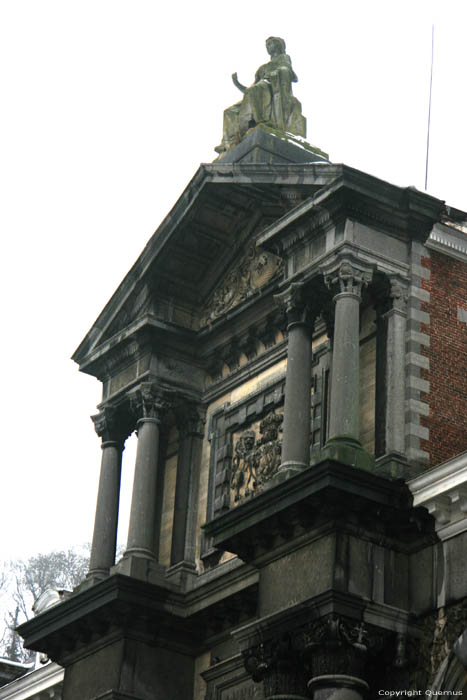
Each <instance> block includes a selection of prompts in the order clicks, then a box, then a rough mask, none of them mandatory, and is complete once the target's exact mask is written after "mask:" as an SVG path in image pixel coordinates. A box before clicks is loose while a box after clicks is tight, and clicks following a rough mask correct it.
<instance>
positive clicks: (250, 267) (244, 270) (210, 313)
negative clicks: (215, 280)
mask: <svg viewBox="0 0 467 700" xmlns="http://www.w3.org/2000/svg"><path fill="white" fill-rule="evenodd" d="M283 266H284V265H283V260H282V259H281V258H279V257H277V255H274V254H273V253H266V252H263V251H259V250H258V249H257V248H256V245H255V243H254V242H253V243H251V244H250V245H249V246H248V248H247V250H246V252H245V253H244V255H243V257H242V258H241V259H240V261H239V262H238V263H237V265H235V266H234V267H233V268H232V269H231V270H230V271H229V272H228V273H227V275H226V276H225V278H224V281H223V282H222V284H221V286H220V287H218V288H217V289H216V290H215V292H214V294H213V295H212V296H211V298H210V299H209V301H208V303H207V304H206V306H205V308H204V309H203V311H202V313H201V319H200V326H201V327H203V326H206V325H207V324H208V323H210V322H211V321H214V320H215V319H216V318H218V317H219V316H221V315H222V314H224V313H226V312H227V311H229V310H230V309H233V308H234V307H235V306H237V305H238V304H240V303H241V302H242V301H244V300H245V299H248V297H250V296H251V295H252V294H253V293H254V291H255V290H256V289H260V288H261V287H264V285H265V284H267V283H268V282H269V281H270V280H271V279H273V277H277V276H278V275H280V274H281V273H282V271H283Z"/></svg>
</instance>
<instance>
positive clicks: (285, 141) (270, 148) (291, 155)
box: [216, 125, 329, 164]
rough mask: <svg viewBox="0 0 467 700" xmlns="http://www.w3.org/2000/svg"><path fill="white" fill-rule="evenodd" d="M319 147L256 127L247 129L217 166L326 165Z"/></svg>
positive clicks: (268, 129) (326, 156)
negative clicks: (228, 164) (265, 164)
mask: <svg viewBox="0 0 467 700" xmlns="http://www.w3.org/2000/svg"><path fill="white" fill-rule="evenodd" d="M328 159H329V156H328V154H327V153H324V152H323V151H321V150H320V149H319V148H315V147H314V146H310V145H309V144H307V143H306V142H305V141H301V140H300V139H299V138H298V137H297V138H295V137H294V136H293V135H291V134H287V135H286V134H285V133H284V134H281V133H280V132H278V131H276V130H275V129H273V128H271V127H267V126H265V125H259V126H256V127H254V128H253V129H250V131H249V132H248V133H247V135H246V136H245V138H244V139H243V140H242V141H240V143H238V144H237V145H236V146H232V148H230V149H229V150H228V151H225V153H223V154H222V155H221V156H219V158H217V160H216V162H217V163H238V162H240V161H241V162H242V163H268V164H270V163H314V162H322V163H327V162H329V160H328Z"/></svg>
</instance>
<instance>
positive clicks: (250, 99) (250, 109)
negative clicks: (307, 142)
mask: <svg viewBox="0 0 467 700" xmlns="http://www.w3.org/2000/svg"><path fill="white" fill-rule="evenodd" d="M266 49H267V52H268V54H269V55H270V57H271V60H270V61H269V62H268V63H265V64H264V65H263V66H260V67H259V68H258V70H257V71H256V75H255V82H254V83H253V85H251V86H250V87H248V88H247V87H245V86H244V85H242V84H241V83H239V81H238V78H237V74H236V73H234V74H233V75H232V80H233V82H234V84H235V86H236V87H238V89H239V90H240V91H241V92H242V93H243V99H242V101H241V102H237V103H236V104H234V105H232V107H228V108H227V109H226V110H225V111H224V128H223V138H222V143H221V145H220V146H217V148H216V149H215V150H216V151H217V153H224V152H225V151H227V150H228V149H229V148H231V147H232V146H235V145H236V144H237V143H239V141H241V140H242V138H243V137H244V136H245V134H246V132H247V131H248V129H251V128H253V127H255V126H257V125H258V124H264V125H266V126H270V127H272V128H274V129H277V130H278V131H282V132H284V133H285V132H289V133H292V134H295V135H297V136H303V137H305V136H306V119H305V117H304V116H303V115H302V106H301V104H300V102H299V101H298V100H297V98H296V97H294V96H293V94H292V83H296V82H297V80H298V79H297V76H296V75H295V72H294V70H293V69H292V62H291V60H290V56H288V55H287V54H286V53H285V41H284V40H283V39H281V38H279V37H275V36H270V37H269V39H266Z"/></svg>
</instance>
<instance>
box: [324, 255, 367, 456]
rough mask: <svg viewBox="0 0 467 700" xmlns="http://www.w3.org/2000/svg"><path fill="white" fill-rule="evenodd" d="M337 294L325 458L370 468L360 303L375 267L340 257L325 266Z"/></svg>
mask: <svg viewBox="0 0 467 700" xmlns="http://www.w3.org/2000/svg"><path fill="white" fill-rule="evenodd" d="M322 271H323V273H324V280H325V283H326V285H327V286H328V288H329V289H331V290H332V291H333V292H334V293H335V296H334V303H335V320H334V338H333V354H332V367H331V398H330V415H329V440H328V442H327V445H326V446H325V448H324V451H323V452H324V454H325V457H327V458H331V459H337V460H339V461H344V462H346V463H348V464H350V465H352V466H360V467H362V468H367V467H369V466H370V462H371V461H372V460H371V459H370V460H368V457H369V455H367V453H365V452H364V451H363V450H362V447H361V443H360V436H359V434H360V426H359V407H360V373H359V368H360V341H359V335H360V302H361V293H362V287H364V286H366V285H367V284H368V283H369V281H370V280H371V277H372V268H371V267H370V266H369V265H366V264H364V263H362V262H361V261H359V260H355V259H353V258H350V257H349V258H346V257H342V258H341V257H338V258H336V259H334V260H333V261H331V262H330V263H328V264H327V265H326V266H324V267H323V269H322Z"/></svg>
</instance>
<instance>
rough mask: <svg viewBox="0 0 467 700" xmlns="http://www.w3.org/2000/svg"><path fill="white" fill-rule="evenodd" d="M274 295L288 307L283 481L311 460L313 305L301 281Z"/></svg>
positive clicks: (279, 478) (280, 470) (280, 473)
mask: <svg viewBox="0 0 467 700" xmlns="http://www.w3.org/2000/svg"><path fill="white" fill-rule="evenodd" d="M274 298H275V300H276V302H277V303H279V304H281V305H283V306H284V307H285V311H286V314H287V330H288V336H289V341H288V351H287V374H286V381H285V400H284V423H283V435H284V438H283V443H282V463H281V466H280V467H279V470H278V473H277V477H276V479H277V480H279V481H280V480H282V479H283V478H287V477H288V476H290V475H292V474H294V473H296V472H299V471H302V470H303V469H305V468H306V467H308V466H309V464H310V411H311V359H312V348H311V340H312V338H311V336H312V331H313V324H312V317H311V313H310V305H309V303H308V300H307V298H306V293H305V289H304V287H303V285H302V284H300V283H293V284H291V285H290V287H289V288H288V289H286V290H285V291H284V292H282V293H281V294H278V295H276V296H275V297H274Z"/></svg>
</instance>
